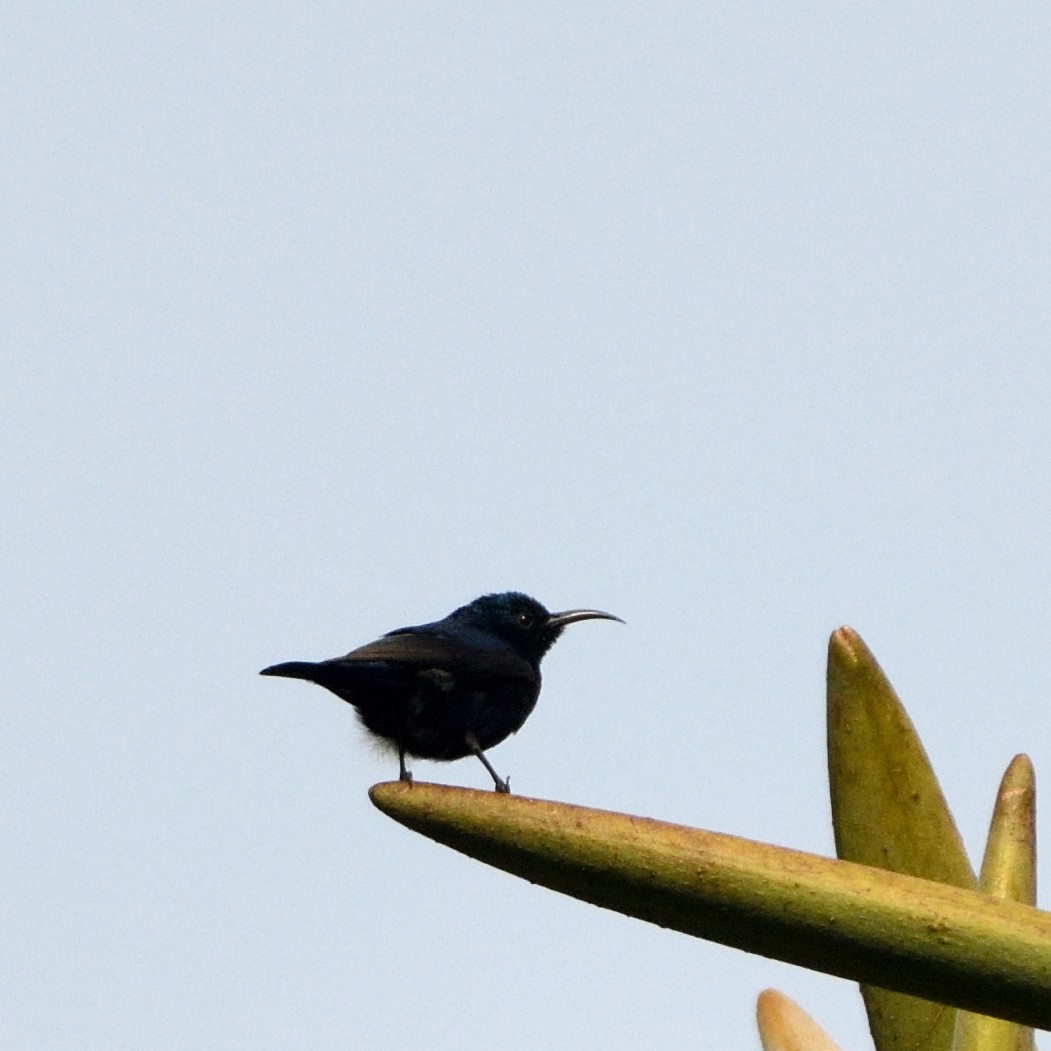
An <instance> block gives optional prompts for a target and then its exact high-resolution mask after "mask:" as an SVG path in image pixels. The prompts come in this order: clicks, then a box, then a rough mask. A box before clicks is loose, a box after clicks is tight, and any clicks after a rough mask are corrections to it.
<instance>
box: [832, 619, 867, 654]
mask: <svg viewBox="0 0 1051 1051" xmlns="http://www.w3.org/2000/svg"><path fill="white" fill-rule="evenodd" d="M828 649H829V658H830V659H831V657H832V656H836V657H837V658H839V659H840V660H841V661H843V662H844V663H849V664H857V663H858V661H859V660H861V659H863V658H864V657H866V656H867V657H868V658H869V660H871V659H872V654H871V653H869V649H868V647H867V646H866V645H865V642H864V640H863V639H862V638H861V636H860V635H859V634H858V633H857V632H856V631H855V630H854V629H853V628H852V627H850V626H849V625H847V624H844V625H843V626H842V627H839V628H836V630H835V631H834V632H832V635H831V637H830V638H829V640H828Z"/></svg>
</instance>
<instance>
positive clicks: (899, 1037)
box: [828, 628, 977, 1051]
mask: <svg viewBox="0 0 1051 1051" xmlns="http://www.w3.org/2000/svg"><path fill="white" fill-rule="evenodd" d="M828 781H829V789H830V792H831V798H832V826H833V829H834V831H835V837H836V853H837V854H838V855H839V857H841V858H843V859H845V860H847V861H857V862H860V863H862V864H865V865H874V866H877V867H879V868H883V869H888V870H890V871H892V872H901V873H905V874H906V875H911V876H921V877H923V878H925V879H929V880H936V881H938V882H939V883H947V884H951V885H953V886H956V887H967V888H973V887H975V886H976V882H977V881H976V880H975V877H974V873H973V871H972V870H971V866H970V863H969V862H968V860H967V854H966V852H965V851H964V847H963V841H962V840H961V838H960V833H959V832H958V831H957V828H956V824H955V822H954V821H953V817H952V814H951V812H950V811H949V806H948V804H947V803H946V801H945V797H944V795H943V794H942V790H941V787H940V786H939V784H938V780H937V778H936V777H935V776H934V771H933V769H932V768H931V764H930V760H929V759H928V758H927V753H926V752H925V751H924V749H923V745H922V744H921V743H920V739H919V737H918V736H917V734H916V730H915V728H914V727H913V725H912V722H911V720H910V719H909V717H908V715H907V714H906V712H905V709H904V708H903V707H902V704H901V702H900V701H899V700H898V697H897V694H895V692H894V690H893V688H892V687H891V685H890V683H889V682H888V681H887V678H886V676H885V675H884V674H883V671H882V669H881V668H880V666H879V665H878V664H877V663H876V660H875V658H874V657H873V656H872V654H871V653H870V652H869V650H868V647H866V645H865V643H864V642H863V641H862V640H861V638H860V636H859V635H857V634H856V633H855V632H854V631H852V630H851V629H850V628H840V629H839V630H838V631H836V632H834V633H833V635H832V638H831V639H830V640H829V647H828ZM861 993H862V996H863V997H864V999H865V1008H866V1010H867V1011H868V1016H869V1028H870V1029H871V1030H872V1038H873V1041H874V1042H875V1044H876V1048H877V1051H916V1049H917V1048H924V1049H930V1051H949V1049H950V1048H951V1046H952V1039H953V1027H954V1023H955V1018H954V1014H953V1012H952V1011H951V1010H949V1009H947V1008H946V1007H945V1006H944V1005H942V1004H936V1003H930V1002H928V1001H924V1000H917V999H915V998H913V997H905V996H902V995H901V994H900V993H896V992H891V991H889V990H888V989H885V988H880V987H878V986H875V985H871V984H865V985H863V986H862V989H861Z"/></svg>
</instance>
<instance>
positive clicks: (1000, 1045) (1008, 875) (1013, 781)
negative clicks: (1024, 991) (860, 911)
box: [953, 755, 1036, 1051]
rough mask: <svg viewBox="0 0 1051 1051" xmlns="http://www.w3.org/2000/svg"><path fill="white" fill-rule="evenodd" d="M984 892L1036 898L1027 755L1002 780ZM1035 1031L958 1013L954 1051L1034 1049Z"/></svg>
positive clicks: (985, 862)
mask: <svg viewBox="0 0 1051 1051" xmlns="http://www.w3.org/2000/svg"><path fill="white" fill-rule="evenodd" d="M979 886H980V888H981V889H982V891H984V892H985V893H986V894H991V895H992V896H993V897H994V898H1003V899H1005V900H1007V901H1020V902H1023V903H1024V904H1026V905H1032V904H1034V903H1035V902H1036V781H1035V778H1034V775H1033V764H1032V763H1031V762H1030V761H1029V757H1028V756H1025V755H1016V756H1015V757H1014V759H1013V760H1012V761H1011V765H1010V766H1009V767H1008V768H1007V772H1006V773H1005V774H1004V776H1003V780H1002V781H1001V782H1000V791H999V792H997V795H996V806H995V807H994V808H993V819H992V821H991V823H990V825H989V837H988V839H987V840H986V844H985V857H984V859H983V860H982V875H981V878H980V879H979ZM1033 1048H1034V1043H1033V1030H1032V1029H1029V1028H1028V1027H1026V1026H1019V1025H1014V1024H1013V1023H1012V1022H1004V1021H1003V1020H1002V1019H999V1018H990V1017H988V1016H987V1015H978V1014H972V1013H971V1012H970V1011H958V1012H957V1013H956V1035H955V1038H954V1040H953V1051H1033Z"/></svg>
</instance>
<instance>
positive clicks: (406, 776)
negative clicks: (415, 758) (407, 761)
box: [398, 770, 412, 785]
mask: <svg viewBox="0 0 1051 1051" xmlns="http://www.w3.org/2000/svg"><path fill="white" fill-rule="evenodd" d="M398 780H399V781H404V782H405V783H406V784H407V785H411V784H412V771H411V770H402V772H401V773H400V774H399V775H398Z"/></svg>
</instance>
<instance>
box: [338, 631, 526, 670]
mask: <svg viewBox="0 0 1051 1051" xmlns="http://www.w3.org/2000/svg"><path fill="white" fill-rule="evenodd" d="M388 661H389V662H390V663H392V664H395V665H401V666H403V667H405V666H415V667H417V668H421V669H424V668H448V669H449V670H450V671H465V670H470V671H471V672H473V673H476V674H480V675H483V676H494V677H497V678H501V679H513V680H518V681H523V682H536V681H537V679H538V677H539V676H538V673H537V671H536V669H535V668H534V666H533V665H532V664H531V663H530V662H529V661H528V660H526V659H525V658H524V657H520V656H519V655H518V654H517V653H515V652H513V651H512V650H508V649H505V648H504V647H502V646H492V645H479V644H476V643H474V642H473V641H472V640H468V639H462V638H456V637H452V636H449V635H438V634H434V633H431V632H416V631H413V630H412V629H411V628H410V629H402V630H400V631H393V632H391V633H390V634H389V635H384V636H383V637H382V638H380V639H377V640H376V641H375V642H370V643H367V644H366V645H364V646H360V647H358V649H356V650H351V651H350V653H348V654H347V655H346V656H345V657H336V658H335V659H334V660H333V661H332V662H331V663H333V664H337V663H338V664H358V663H373V662H388ZM326 663H329V662H326Z"/></svg>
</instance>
